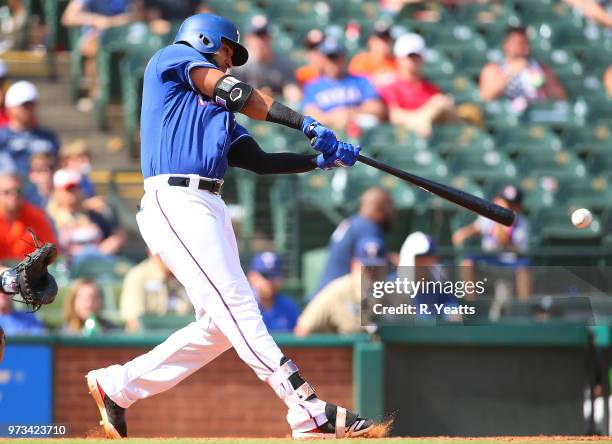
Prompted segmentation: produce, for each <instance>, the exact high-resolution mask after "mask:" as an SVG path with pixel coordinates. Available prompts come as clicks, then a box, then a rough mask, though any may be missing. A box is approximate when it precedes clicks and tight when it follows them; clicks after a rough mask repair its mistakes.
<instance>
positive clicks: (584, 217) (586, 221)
mask: <svg viewBox="0 0 612 444" xmlns="http://www.w3.org/2000/svg"><path fill="white" fill-rule="evenodd" d="M591 222H593V215H592V214H591V212H590V211H589V210H587V209H586V208H579V209H578V210H576V211H574V212H573V213H572V224H574V226H575V227H577V228H586V227H588V226H589V225H591Z"/></svg>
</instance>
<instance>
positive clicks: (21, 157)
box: [0, 126, 60, 174]
mask: <svg viewBox="0 0 612 444" xmlns="http://www.w3.org/2000/svg"><path fill="white" fill-rule="evenodd" d="M59 148H60V144H59V141H58V139H57V136H56V135H55V133H53V132H52V131H50V130H47V129H44V128H40V127H38V128H32V129H29V130H25V131H13V130H12V129H10V128H9V127H8V126H5V127H4V128H0V162H2V163H4V162H3V160H4V159H5V158H4V156H6V155H8V156H9V157H10V158H11V160H12V163H13V165H14V166H15V167H16V168H17V171H19V172H20V173H21V174H27V173H28V171H29V169H30V157H32V155H33V154H40V153H45V154H52V155H53V156H57V154H58V152H59ZM7 166H10V164H7Z"/></svg>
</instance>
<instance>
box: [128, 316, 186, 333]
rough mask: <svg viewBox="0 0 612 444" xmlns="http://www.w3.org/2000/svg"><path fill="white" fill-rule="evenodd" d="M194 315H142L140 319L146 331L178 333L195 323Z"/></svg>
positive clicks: (141, 326)
mask: <svg viewBox="0 0 612 444" xmlns="http://www.w3.org/2000/svg"><path fill="white" fill-rule="evenodd" d="M194 321H195V319H194V317H193V315H185V316H183V315H171V314H165V315H163V316H157V315H141V316H140V317H139V318H138V322H139V323H140V328H141V329H142V330H145V331H164V332H166V331H172V332H174V331H176V330H179V329H181V328H183V327H185V326H187V325H189V324H190V323H192V322H194Z"/></svg>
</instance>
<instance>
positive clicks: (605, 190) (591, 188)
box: [559, 176, 612, 212]
mask: <svg viewBox="0 0 612 444" xmlns="http://www.w3.org/2000/svg"><path fill="white" fill-rule="evenodd" d="M559 196H561V198H562V200H563V202H565V204H566V205H567V206H569V207H572V208H576V209H577V208H588V209H589V210H591V211H597V212H603V211H604V210H607V209H609V208H612V185H611V184H610V183H609V181H608V180H607V179H606V178H604V177H600V176H599V177H591V178H590V179H587V180H582V181H576V180H570V181H564V182H562V184H561V188H560V190H559Z"/></svg>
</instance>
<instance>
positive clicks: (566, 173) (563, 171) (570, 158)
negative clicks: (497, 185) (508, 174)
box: [517, 150, 587, 179]
mask: <svg viewBox="0 0 612 444" xmlns="http://www.w3.org/2000/svg"><path fill="white" fill-rule="evenodd" d="M517 166H518V168H519V170H520V172H521V175H522V176H523V177H542V176H550V177H556V178H558V179H583V178H585V177H586V176H587V170H586V167H585V166H584V164H583V163H582V161H581V160H580V159H578V157H577V156H576V155H575V154H574V153H572V152H569V151H540V150H535V151H523V152H522V153H521V154H520V157H518V158H517Z"/></svg>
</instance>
